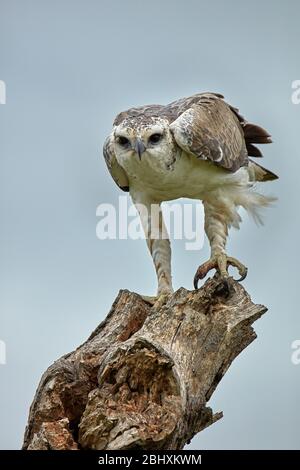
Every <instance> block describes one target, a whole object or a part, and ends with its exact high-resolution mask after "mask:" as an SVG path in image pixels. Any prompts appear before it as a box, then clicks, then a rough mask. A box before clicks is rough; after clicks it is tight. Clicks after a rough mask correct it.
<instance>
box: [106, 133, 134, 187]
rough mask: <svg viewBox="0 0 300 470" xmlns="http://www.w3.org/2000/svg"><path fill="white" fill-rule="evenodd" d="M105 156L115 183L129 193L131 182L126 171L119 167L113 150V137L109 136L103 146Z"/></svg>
mask: <svg viewBox="0 0 300 470" xmlns="http://www.w3.org/2000/svg"><path fill="white" fill-rule="evenodd" d="M103 156H104V160H105V162H106V165H107V168H108V170H109V172H110V174H111V176H112V178H113V179H114V181H115V183H116V184H117V185H118V186H119V188H121V189H122V190H123V191H127V192H128V191H129V181H128V177H127V175H126V173H125V170H123V168H122V167H121V166H120V165H119V163H118V162H117V159H116V155H115V152H114V148H113V141H112V136H111V135H109V136H108V137H107V139H106V140H105V142H104V145H103Z"/></svg>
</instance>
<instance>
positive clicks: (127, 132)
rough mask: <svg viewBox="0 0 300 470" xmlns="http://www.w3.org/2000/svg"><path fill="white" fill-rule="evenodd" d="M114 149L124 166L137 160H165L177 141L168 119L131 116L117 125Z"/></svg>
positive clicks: (114, 133) (114, 135)
mask: <svg viewBox="0 0 300 470" xmlns="http://www.w3.org/2000/svg"><path fill="white" fill-rule="evenodd" d="M113 143H114V151H115V155H116V158H117V161H118V162H119V164H120V165H121V166H123V167H126V166H128V164H129V165H130V162H132V160H133V159H135V162H140V163H142V162H143V161H145V160H146V161H148V162H150V163H151V160H153V161H154V160H156V162H157V163H158V164H159V161H163V160H165V159H166V158H168V156H169V154H170V153H171V152H173V151H174V150H175V141H174V138H173V135H172V133H171V131H170V125H169V122H168V120H167V119H162V118H160V117H155V116H154V117H153V116H151V117H148V116H139V117H130V118H126V119H124V120H123V121H122V122H121V123H120V124H118V125H117V126H115V129H114V131H113Z"/></svg>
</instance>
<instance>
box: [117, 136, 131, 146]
mask: <svg viewBox="0 0 300 470" xmlns="http://www.w3.org/2000/svg"><path fill="white" fill-rule="evenodd" d="M117 142H118V144H119V145H121V146H122V147H128V145H129V144H130V142H129V140H128V139H127V137H123V136H122V135H120V136H119V137H117Z"/></svg>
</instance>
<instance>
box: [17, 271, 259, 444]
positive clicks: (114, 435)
mask: <svg viewBox="0 0 300 470" xmlns="http://www.w3.org/2000/svg"><path fill="white" fill-rule="evenodd" d="M266 310H267V309H266V308H265V307H264V306H263V305H256V304H254V303H252V301H251V299H250V297H249V295H248V294H247V292H246V291H245V289H244V288H243V287H242V286H241V285H240V284H238V283H237V282H235V281H233V280H232V279H231V278H230V279H229V281H228V284H224V283H223V282H221V281H220V280H219V278H218V277H217V276H215V277H214V278H213V279H209V280H208V281H207V282H206V283H205V285H204V286H203V287H202V288H201V289H199V290H197V291H187V290H185V289H183V288H181V289H179V290H178V291H177V292H175V293H174V294H173V296H172V297H170V298H169V299H168V300H167V302H166V303H165V304H159V303H157V304H156V305H154V306H153V307H151V305H149V304H147V303H146V302H145V301H144V300H143V299H142V298H141V297H140V296H139V295H138V294H135V293H132V292H128V291H120V292H119V294H118V296H117V298H116V300H115V302H114V304H113V305H112V308H111V310H110V312H109V314H108V315H107V317H106V319H105V320H104V321H103V322H102V323H101V324H100V325H99V326H98V327H97V328H96V330H95V331H94V332H93V333H92V334H91V336H90V337H89V338H88V339H87V341H86V342H85V343H84V344H82V345H81V346H79V347H78V348H77V349H76V350H75V351H73V352H71V353H69V354H67V355H65V356H63V357H62V358H60V359H59V360H57V361H56V362H55V363H54V364H53V365H52V366H50V367H49V368H48V369H47V371H46V372H45V373H44V375H43V376H42V379H41V382H40V384H39V387H38V389H37V392H36V395H35V398H34V400H33V403H32V405H31V408H30V413H29V419H28V425H27V427H26V431H25V437H24V445H23V448H24V449H44V450H47V449H74V450H76V449H98V450H100V449H103V450H115V449H119V450H121V449H151V450H155V449H169V450H171V449H182V448H183V447H184V445H185V444H186V443H187V442H189V441H190V439H191V438H192V437H193V436H194V435H195V434H197V433H198V432H199V431H201V430H202V429H204V428H205V427H207V426H210V425H211V424H213V423H214V422H215V421H217V420H218V419H220V418H221V417H222V413H217V414H214V413H213V412H212V410H211V408H209V407H208V406H207V402H208V400H209V399H210V397H211V395H212V393H213V392H214V390H215V388H216V386H217V384H218V383H219V382H220V380H221V379H222V377H223V375H224V374H225V372H226V371H227V369H228V367H229V366H230V364H231V363H232V361H233V360H234V358H235V357H236V356H237V355H238V354H239V353H240V352H241V351H242V350H243V349H244V348H246V347H247V346H248V345H249V344H250V343H251V342H252V341H253V340H254V339H255V338H256V334H255V332H254V330H253V328H252V326H251V324H252V323H253V322H254V321H255V320H257V319H258V318H259V317H260V316H261V315H262V314H263V313H265V312H266Z"/></svg>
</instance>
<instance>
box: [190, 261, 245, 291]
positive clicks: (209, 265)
mask: <svg viewBox="0 0 300 470" xmlns="http://www.w3.org/2000/svg"><path fill="white" fill-rule="evenodd" d="M230 265H231V266H233V267H235V268H237V270H238V272H239V274H240V276H241V277H240V278H239V279H235V280H236V281H237V282H241V281H243V280H244V279H245V278H246V276H247V272H248V269H247V268H246V266H244V265H243V264H242V263H240V262H239V261H238V260H237V259H235V258H232V257H231V256H227V255H226V254H225V253H219V254H218V255H215V256H213V257H212V258H210V259H209V260H208V261H206V262H205V263H203V264H202V265H201V266H199V268H198V269H197V271H196V274H195V277H194V288H195V289H196V290H197V289H198V282H199V280H200V279H204V278H205V276H206V275H207V274H208V272H209V271H211V270H212V269H216V270H217V271H218V272H219V274H220V275H221V276H222V277H223V278H224V280H225V279H226V278H228V277H229V274H228V271H227V270H228V267H229V266H230Z"/></svg>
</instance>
